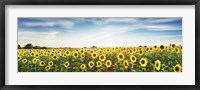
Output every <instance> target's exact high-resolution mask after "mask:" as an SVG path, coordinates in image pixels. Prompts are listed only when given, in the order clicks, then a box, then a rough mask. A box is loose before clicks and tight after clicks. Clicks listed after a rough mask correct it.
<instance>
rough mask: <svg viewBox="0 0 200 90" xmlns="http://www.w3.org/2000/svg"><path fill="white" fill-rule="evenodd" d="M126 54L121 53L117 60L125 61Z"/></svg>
mask: <svg viewBox="0 0 200 90" xmlns="http://www.w3.org/2000/svg"><path fill="white" fill-rule="evenodd" d="M124 58H125V57H124V54H123V53H119V54H118V55H117V59H118V60H119V61H123V60H124Z"/></svg>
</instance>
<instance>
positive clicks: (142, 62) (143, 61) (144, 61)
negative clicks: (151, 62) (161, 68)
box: [139, 58, 148, 67]
mask: <svg viewBox="0 0 200 90" xmlns="http://www.w3.org/2000/svg"><path fill="white" fill-rule="evenodd" d="M139 63H140V65H141V66H142V67H145V66H146V65H147V64H148V61H147V59H146V58H141V59H140V62H139Z"/></svg>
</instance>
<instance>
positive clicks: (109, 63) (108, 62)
mask: <svg viewBox="0 0 200 90" xmlns="http://www.w3.org/2000/svg"><path fill="white" fill-rule="evenodd" d="M111 65H112V62H111V61H110V60H107V61H106V67H107V68H109V67H111Z"/></svg>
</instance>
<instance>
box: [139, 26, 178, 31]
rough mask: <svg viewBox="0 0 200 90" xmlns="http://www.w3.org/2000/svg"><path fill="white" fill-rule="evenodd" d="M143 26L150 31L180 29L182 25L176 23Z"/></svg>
mask: <svg viewBox="0 0 200 90" xmlns="http://www.w3.org/2000/svg"><path fill="white" fill-rule="evenodd" d="M143 28H145V29H147V30H151V31H164V30H182V27H181V26H177V25H144V26H143Z"/></svg>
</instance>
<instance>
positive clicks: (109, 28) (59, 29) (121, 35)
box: [18, 17, 182, 48]
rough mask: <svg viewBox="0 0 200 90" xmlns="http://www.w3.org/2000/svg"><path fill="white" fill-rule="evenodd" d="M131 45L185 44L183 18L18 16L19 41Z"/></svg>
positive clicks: (56, 45)
mask: <svg viewBox="0 0 200 90" xmlns="http://www.w3.org/2000/svg"><path fill="white" fill-rule="evenodd" d="M28 43H31V44H33V45H34V46H36V45H37V46H47V47H74V48H75V47H76V48H77V47H91V46H97V47H116V46H117V47H129V46H139V45H142V46H144V45H147V46H150V45H161V44H163V45H169V43H175V44H182V18H181V17H180V18H174V17H173V18H134V17H119V18H112V17H109V18H93V17H91V18H90V17H88V18H75V17H71V18H68V17H67V18H18V44H19V45H21V46H25V45H26V44H28Z"/></svg>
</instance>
